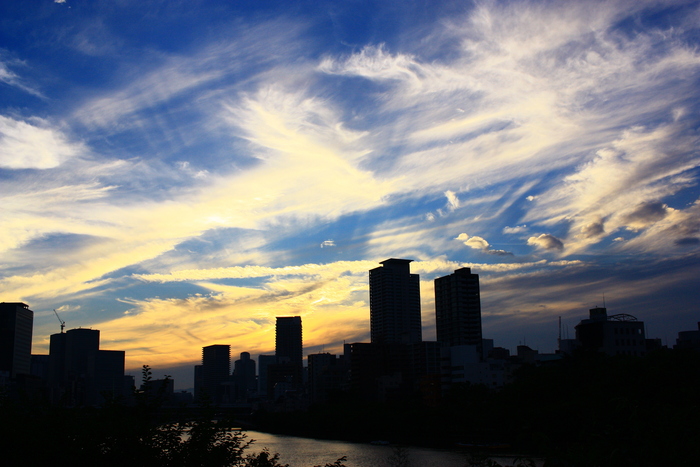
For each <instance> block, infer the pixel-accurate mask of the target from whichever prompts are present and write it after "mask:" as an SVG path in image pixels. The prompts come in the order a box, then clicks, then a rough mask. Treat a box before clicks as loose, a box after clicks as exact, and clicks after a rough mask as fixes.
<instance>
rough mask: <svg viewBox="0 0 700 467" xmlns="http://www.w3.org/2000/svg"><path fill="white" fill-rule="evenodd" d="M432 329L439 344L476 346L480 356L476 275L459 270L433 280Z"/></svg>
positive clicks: (465, 270)
mask: <svg viewBox="0 0 700 467" xmlns="http://www.w3.org/2000/svg"><path fill="white" fill-rule="evenodd" d="M435 325H436V331H437V341H438V342H439V343H440V344H442V345H444V346H448V347H452V346H455V345H476V346H478V347H479V354H481V353H482V350H481V340H482V333H481V297H480V294H479V275H478V274H472V272H471V269H469V268H461V269H457V270H456V271H455V272H454V273H453V274H450V275H448V276H444V277H438V278H437V279H435Z"/></svg>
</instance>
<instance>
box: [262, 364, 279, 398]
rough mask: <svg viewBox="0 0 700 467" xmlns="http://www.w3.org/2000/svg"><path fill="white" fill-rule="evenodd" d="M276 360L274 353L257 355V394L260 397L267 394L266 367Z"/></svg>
mask: <svg viewBox="0 0 700 467" xmlns="http://www.w3.org/2000/svg"><path fill="white" fill-rule="evenodd" d="M276 361H277V357H275V356H274V355H258V394H260V396H261V397H266V396H267V395H268V387H267V386H268V384H267V368H268V367H269V366H270V365H274V364H275V362H276Z"/></svg>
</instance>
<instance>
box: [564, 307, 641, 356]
mask: <svg viewBox="0 0 700 467" xmlns="http://www.w3.org/2000/svg"><path fill="white" fill-rule="evenodd" d="M589 316H590V317H589V319H584V320H582V321H581V322H580V323H579V324H578V325H577V326H576V340H577V341H578V343H579V346H580V348H581V349H583V350H588V351H596V352H602V353H605V354H607V355H631V356H642V355H645V354H646V337H645V335H644V323H643V322H642V321H639V320H638V319H637V318H635V317H634V316H632V315H628V314H617V315H611V316H608V313H607V309H606V308H603V307H595V308H591V309H590V315H589Z"/></svg>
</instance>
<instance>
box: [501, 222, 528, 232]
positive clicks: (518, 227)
mask: <svg viewBox="0 0 700 467" xmlns="http://www.w3.org/2000/svg"><path fill="white" fill-rule="evenodd" d="M526 230H527V225H525V224H523V225H516V226H515V227H508V226H505V227H503V233H504V234H518V233H523V232H525V231H526Z"/></svg>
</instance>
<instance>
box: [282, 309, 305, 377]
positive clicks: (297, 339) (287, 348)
mask: <svg viewBox="0 0 700 467" xmlns="http://www.w3.org/2000/svg"><path fill="white" fill-rule="evenodd" d="M275 356H276V357H277V363H292V364H294V365H299V366H302V365H303V362H304V360H303V358H304V357H303V344H302V332H301V316H280V317H278V318H277V324H276V326H275Z"/></svg>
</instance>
